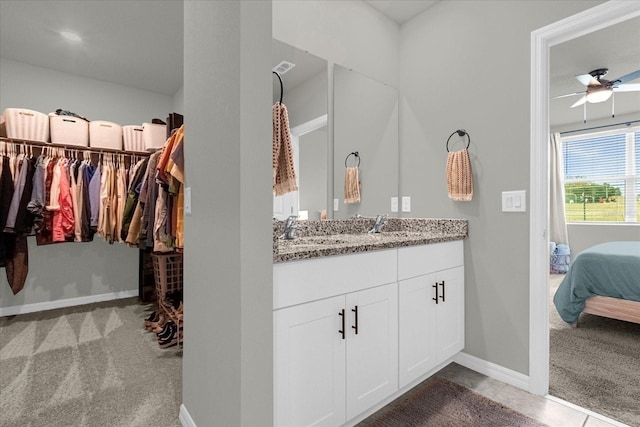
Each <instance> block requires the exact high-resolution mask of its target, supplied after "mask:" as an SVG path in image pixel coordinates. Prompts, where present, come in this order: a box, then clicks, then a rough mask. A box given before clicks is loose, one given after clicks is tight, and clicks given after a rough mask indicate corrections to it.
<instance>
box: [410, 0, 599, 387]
mask: <svg viewBox="0 0 640 427" xmlns="http://www.w3.org/2000/svg"><path fill="white" fill-rule="evenodd" d="M599 3H601V2H600V1H562V2H544V7H541V4H542V3H541V2H537V1H518V2H505V1H478V2H474V1H443V2H439V3H437V4H436V5H434V6H433V7H432V8H430V9H429V10H428V11H427V12H426V13H423V14H421V15H420V16H418V17H416V18H415V19H413V20H411V21H410V22H408V23H406V24H405V25H404V26H403V27H402V30H401V42H400V95H401V101H400V188H401V195H410V196H412V205H413V206H412V208H413V211H412V213H411V216H418V217H422V216H427V217H451V218H464V219H468V220H469V239H468V241H467V242H465V281H466V294H465V300H466V309H465V314H466V319H465V330H466V342H465V352H466V353H468V354H470V355H472V356H476V357H478V358H480V359H483V360H486V361H489V362H492V363H495V364H497V365H500V366H503V367H506V368H509V369H512V370H515V371H517V372H521V373H523V374H527V373H528V370H529V214H528V213H502V212H501V195H500V193H501V191H505V190H518V189H529V184H530V183H529V105H530V94H529V91H530V83H529V81H530V59H529V58H530V35H531V31H533V30H535V29H537V28H541V27H543V26H545V25H548V24H551V23H553V22H556V21H559V20H561V19H563V18H565V17H568V16H570V15H573V14H575V13H578V12H580V11H583V10H585V9H587V8H589V7H593V6H595V5H597V4H599ZM426 53H428V54H426ZM459 128H464V129H466V130H467V131H468V132H469V133H470V135H471V138H472V139H471V147H470V152H471V158H472V164H473V168H474V186H475V195H474V198H473V200H472V201H471V202H454V201H452V200H450V199H449V198H448V197H447V190H446V178H445V165H446V155H447V153H446V149H445V143H446V141H447V137H448V136H449V134H451V133H452V132H453V131H455V130H456V129H459ZM456 149H459V148H456Z"/></svg>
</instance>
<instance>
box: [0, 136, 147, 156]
mask: <svg viewBox="0 0 640 427" xmlns="http://www.w3.org/2000/svg"><path fill="white" fill-rule="evenodd" d="M0 141H3V142H6V143H8V144H16V145H28V146H31V147H42V148H46V147H51V148H61V149H64V150H73V151H89V152H91V153H95V154H103V153H113V154H123V155H127V156H150V155H151V154H153V152H151V151H125V150H115V149H113V148H98V147H82V146H78V145H65V144H53V143H49V142H42V141H30V140H28V139H16V138H5V137H0Z"/></svg>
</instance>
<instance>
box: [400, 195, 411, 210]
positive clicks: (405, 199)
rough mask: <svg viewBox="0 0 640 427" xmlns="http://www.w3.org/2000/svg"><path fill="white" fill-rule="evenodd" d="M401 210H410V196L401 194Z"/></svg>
mask: <svg viewBox="0 0 640 427" xmlns="http://www.w3.org/2000/svg"><path fill="white" fill-rule="evenodd" d="M402 212H411V197H410V196H402Z"/></svg>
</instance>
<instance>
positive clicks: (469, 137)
mask: <svg viewBox="0 0 640 427" xmlns="http://www.w3.org/2000/svg"><path fill="white" fill-rule="evenodd" d="M456 133H457V134H458V136H465V135H467V140H468V141H467V147H466V148H465V150H466V149H467V148H469V146H470V145H471V136H470V135H469V134H468V133H467V131H466V130H464V129H458V130H457V131H455V132H453V133H452V134H451V135H449V138H448V139H447V153H448V152H449V140H451V137H452V136H453V135H455V134H456Z"/></svg>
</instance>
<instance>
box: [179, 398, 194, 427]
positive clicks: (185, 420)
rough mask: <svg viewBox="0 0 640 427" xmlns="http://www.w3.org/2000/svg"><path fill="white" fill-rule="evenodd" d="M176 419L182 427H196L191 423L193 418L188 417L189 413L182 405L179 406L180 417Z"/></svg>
mask: <svg viewBox="0 0 640 427" xmlns="http://www.w3.org/2000/svg"><path fill="white" fill-rule="evenodd" d="M178 418H179V419H180V423H181V424H182V427H198V426H196V423H195V422H194V421H193V418H191V415H189V411H187V408H186V407H185V406H184V403H182V404H181V405H180V415H179V417H178Z"/></svg>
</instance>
